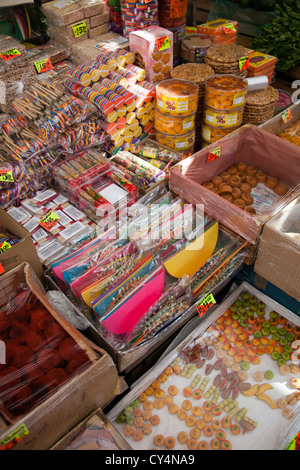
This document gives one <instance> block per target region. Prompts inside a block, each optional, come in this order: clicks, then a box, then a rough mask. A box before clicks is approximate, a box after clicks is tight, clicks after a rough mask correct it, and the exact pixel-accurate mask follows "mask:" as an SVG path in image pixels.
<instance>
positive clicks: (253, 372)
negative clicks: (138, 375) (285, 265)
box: [108, 283, 300, 450]
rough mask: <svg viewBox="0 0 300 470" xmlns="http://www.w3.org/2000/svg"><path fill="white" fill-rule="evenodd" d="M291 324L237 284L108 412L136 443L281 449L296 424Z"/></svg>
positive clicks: (295, 331) (284, 313) (294, 329)
mask: <svg viewBox="0 0 300 470" xmlns="http://www.w3.org/2000/svg"><path fill="white" fill-rule="evenodd" d="M299 326H300V323H299V318H298V317H297V315H295V314H293V313H292V312H290V311H289V310H287V309H285V308H284V307H282V306H281V305H280V304H278V303H276V302H274V301H273V300H272V299H270V298H268V297H267V296H265V295H263V294H261V293H260V292H259V291H258V290H256V289H255V288H253V287H252V286H251V285H250V284H248V283H243V284H242V285H241V286H240V287H238V288H237V289H236V290H235V291H233V292H232V294H231V295H230V296H229V297H228V298H227V299H226V300H225V301H224V302H223V303H221V304H220V305H219V306H218V307H217V309H216V310H215V311H214V312H213V313H212V314H211V315H210V316H209V317H208V318H206V319H205V320H204V321H203V322H202V323H201V324H200V325H199V326H198V328H196V330H195V331H194V332H193V333H192V334H191V335H190V336H189V337H188V338H187V339H186V340H185V341H183V342H182V343H181V344H180V345H179V347H177V348H176V350H174V351H172V352H171V353H170V354H169V355H168V356H167V357H166V358H165V359H164V360H162V361H159V362H158V363H157V365H156V366H154V367H153V368H152V370H151V371H150V372H148V373H147V374H146V375H144V377H143V379H142V380H140V381H139V383H138V384H137V385H136V386H135V387H133V389H132V391H131V392H130V393H129V394H128V395H127V396H126V397H125V398H124V399H123V400H121V401H120V402H119V403H118V404H117V405H116V406H115V408H114V409H113V410H112V411H111V412H109V414H108V417H109V419H110V420H111V421H112V422H113V424H114V426H116V428H117V429H118V431H119V432H120V433H121V434H122V435H123V437H124V438H125V439H126V440H127V442H128V443H129V444H130V445H131V446H132V447H133V448H134V449H137V450H138V449H149V450H150V449H153V448H155V449H162V450H165V449H167V450H172V449H175V450H218V449H222V450H231V449H233V450H234V449H235V450H238V449H240V450H242V449H248V450H249V449H252V450H254V449H265V450H266V449H269V450H271V449H279V448H282V445H283V443H284V442H285V441H286V439H288V438H290V439H291V438H292V437H293V436H294V433H295V432H297V429H298V427H297V415H298V410H299V379H298V378H297V376H298V375H299V365H298V363H297V360H294V359H293V347H292V344H293V342H294V341H295V340H296V341H297V339H298V338H299V331H300V330H299ZM270 429H272V432H270Z"/></svg>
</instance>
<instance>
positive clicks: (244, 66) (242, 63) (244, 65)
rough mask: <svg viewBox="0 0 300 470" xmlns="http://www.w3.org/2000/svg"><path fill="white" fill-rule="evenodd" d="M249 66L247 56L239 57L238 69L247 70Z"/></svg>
mask: <svg viewBox="0 0 300 470" xmlns="http://www.w3.org/2000/svg"><path fill="white" fill-rule="evenodd" d="M248 68H249V57H241V58H240V59H239V69H240V70H247V69H248Z"/></svg>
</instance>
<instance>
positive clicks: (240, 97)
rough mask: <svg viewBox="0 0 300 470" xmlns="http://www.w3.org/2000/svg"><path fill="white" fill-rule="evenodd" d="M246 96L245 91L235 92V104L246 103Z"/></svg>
mask: <svg viewBox="0 0 300 470" xmlns="http://www.w3.org/2000/svg"><path fill="white" fill-rule="evenodd" d="M245 98H246V93H245V91H241V92H239V93H235V95H234V96H233V106H240V105H241V104H243V103H244V101H245Z"/></svg>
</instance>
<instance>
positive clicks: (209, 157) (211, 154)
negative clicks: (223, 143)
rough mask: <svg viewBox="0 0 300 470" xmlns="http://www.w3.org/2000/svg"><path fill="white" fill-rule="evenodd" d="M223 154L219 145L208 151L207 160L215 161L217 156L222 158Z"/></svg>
mask: <svg viewBox="0 0 300 470" xmlns="http://www.w3.org/2000/svg"><path fill="white" fill-rule="evenodd" d="M220 156H221V147H217V148H215V149H213V150H211V151H210V152H208V155H207V162H208V163H209V162H213V161H214V160H215V159H216V158H220Z"/></svg>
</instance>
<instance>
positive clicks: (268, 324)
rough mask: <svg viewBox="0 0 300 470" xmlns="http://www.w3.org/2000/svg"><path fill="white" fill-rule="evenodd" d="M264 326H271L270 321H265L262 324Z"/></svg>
mask: <svg viewBox="0 0 300 470" xmlns="http://www.w3.org/2000/svg"><path fill="white" fill-rule="evenodd" d="M262 326H263V328H270V326H271V325H270V322H269V321H264V322H263V324H262Z"/></svg>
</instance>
